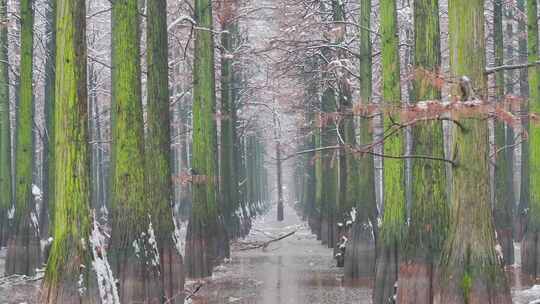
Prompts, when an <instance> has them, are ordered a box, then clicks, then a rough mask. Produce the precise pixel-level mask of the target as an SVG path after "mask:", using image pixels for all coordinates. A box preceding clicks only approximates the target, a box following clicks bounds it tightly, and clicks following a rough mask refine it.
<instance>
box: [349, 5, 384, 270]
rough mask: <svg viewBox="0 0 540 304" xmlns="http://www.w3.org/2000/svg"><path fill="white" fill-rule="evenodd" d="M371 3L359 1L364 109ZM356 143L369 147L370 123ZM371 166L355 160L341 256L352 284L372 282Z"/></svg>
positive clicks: (368, 160)
mask: <svg viewBox="0 0 540 304" xmlns="http://www.w3.org/2000/svg"><path fill="white" fill-rule="evenodd" d="M370 25H371V0H360V26H359V29H358V31H359V39H360V101H361V103H363V104H364V105H366V104H369V103H370V102H371V94H372V85H371V82H372V71H371V68H372V57H371V52H372V46H371V32H370V31H369V27H370ZM359 130H360V143H361V144H362V145H365V144H369V143H371V142H372V140H373V136H372V134H371V131H370V130H371V128H370V120H369V119H366V118H362V119H361V121H360V126H359ZM374 173H375V170H374V163H373V156H372V155H367V154H366V155H363V156H362V157H361V158H360V159H359V160H358V174H359V179H358V188H359V200H358V201H357V202H356V204H355V207H356V218H355V219H354V221H353V226H352V232H351V245H349V246H347V251H346V252H345V277H346V278H347V279H351V280H355V279H359V280H364V279H368V280H372V279H373V277H374V275H375V251H376V248H375V235H376V233H377V231H376V224H375V223H376V219H375V218H376V217H377V211H376V209H377V207H376V202H375V179H374Z"/></svg>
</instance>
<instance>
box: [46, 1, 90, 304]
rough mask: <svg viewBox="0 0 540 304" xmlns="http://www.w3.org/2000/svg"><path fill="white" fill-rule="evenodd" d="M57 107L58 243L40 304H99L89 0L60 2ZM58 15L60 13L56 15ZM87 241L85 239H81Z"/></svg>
mask: <svg viewBox="0 0 540 304" xmlns="http://www.w3.org/2000/svg"><path fill="white" fill-rule="evenodd" d="M57 4H58V9H59V10H58V17H57V18H58V23H57V27H56V28H55V30H57V31H58V46H57V51H58V57H57V58H56V70H57V71H58V72H59V73H58V75H59V77H58V78H57V79H56V81H55V83H56V85H55V91H56V96H55V100H56V101H57V102H56V105H55V107H54V113H50V114H54V121H55V124H54V125H55V132H54V133H55V134H56V135H57V136H56V137H55V141H54V142H53V143H52V145H51V146H52V147H54V149H55V155H56V158H54V161H55V162H57V164H56V166H52V167H53V168H56V172H55V173H54V174H53V175H52V176H54V177H55V179H56V180H55V182H54V183H52V184H53V185H55V188H56V194H57V195H56V203H55V204H54V206H55V213H56V216H55V223H54V230H55V231H54V236H55V238H54V242H53V245H52V249H51V254H50V257H49V260H48V263H47V270H46V274H45V281H44V289H43V293H42V294H41V301H40V303H51V304H53V303H98V301H99V295H98V292H97V289H96V286H97V280H96V276H95V274H94V273H93V267H92V261H93V259H100V257H98V256H93V254H92V250H89V248H93V247H92V246H94V245H93V244H91V243H90V241H89V238H90V231H91V227H92V221H91V217H90V159H89V156H90V153H89V147H90V146H89V144H88V139H89V136H88V105H87V89H86V81H87V79H86V31H85V30H86V7H85V1H84V0H74V1H73V0H59V1H58V2H57ZM55 18H56V16H55ZM81 242H82V243H81Z"/></svg>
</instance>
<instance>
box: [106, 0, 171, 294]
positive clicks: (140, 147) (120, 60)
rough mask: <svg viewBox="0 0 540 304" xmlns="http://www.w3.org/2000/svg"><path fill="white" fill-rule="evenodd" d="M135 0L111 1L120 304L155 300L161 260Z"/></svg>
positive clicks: (114, 246) (114, 241) (113, 250)
mask: <svg viewBox="0 0 540 304" xmlns="http://www.w3.org/2000/svg"><path fill="white" fill-rule="evenodd" d="M137 3H138V0H121V1H114V2H113V3H112V20H113V22H112V39H113V41H112V62H113V69H112V93H113V94H112V104H111V120H112V121H111V133H112V143H111V149H112V157H111V160H112V161H111V170H110V172H111V176H110V183H111V190H110V193H111V204H112V235H111V247H110V256H111V259H112V265H111V266H112V267H113V270H114V271H115V276H116V278H117V279H118V293H119V296H120V301H121V302H122V303H130V302H135V301H147V302H154V301H159V300H160V299H161V298H162V292H161V289H160V288H159V286H160V280H159V275H158V273H159V256H158V248H157V246H156V244H155V241H153V239H154V237H155V236H154V229H153V227H152V223H151V221H150V213H151V211H150V210H151V209H153V208H154V206H150V204H149V201H148V198H149V196H148V193H149V192H148V190H149V188H148V184H147V180H146V176H145V158H144V138H143V137H144V131H143V111H142V100H141V80H140V74H141V73H140V72H141V65H140V29H139V9H138V5H137Z"/></svg>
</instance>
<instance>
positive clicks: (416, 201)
mask: <svg viewBox="0 0 540 304" xmlns="http://www.w3.org/2000/svg"><path fill="white" fill-rule="evenodd" d="M438 12H439V3H438V0H416V1H415V3H414V21H415V23H414V25H415V39H414V54H415V57H414V65H415V68H416V69H417V71H418V72H417V75H419V76H418V78H417V79H416V81H415V82H414V83H413V85H414V89H413V92H412V93H413V94H412V99H413V100H415V101H421V100H437V99H440V98H441V93H440V88H438V87H436V86H435V84H434V83H433V82H432V81H431V80H430V78H429V77H427V75H423V74H424V73H426V74H427V73H433V74H437V73H439V72H440V65H441V48H440V34H439V33H440V27H439V14H438ZM443 138H444V135H443V126H442V123H441V122H440V121H427V122H420V123H418V124H417V125H416V126H414V128H413V152H412V153H413V154H416V155H430V156H434V157H439V158H444V143H443ZM412 173H413V176H414V180H413V184H412V197H413V199H412V206H411V218H410V221H409V229H408V234H407V237H406V241H405V246H404V253H403V256H402V257H403V259H402V261H401V263H400V268H399V282H398V297H397V301H398V302H399V303H404V304H405V303H411V304H412V303H416V304H430V303H432V300H433V299H432V296H433V290H432V286H433V282H432V279H433V277H434V273H435V266H436V265H437V264H438V262H439V258H440V253H441V250H442V246H443V242H444V239H445V238H446V234H447V230H448V210H449V203H448V200H447V197H446V172H445V163H444V162H442V161H437V160H428V159H414V160H413V163H412Z"/></svg>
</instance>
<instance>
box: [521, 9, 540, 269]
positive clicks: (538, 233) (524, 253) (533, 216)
mask: <svg viewBox="0 0 540 304" xmlns="http://www.w3.org/2000/svg"><path fill="white" fill-rule="evenodd" d="M537 11H538V3H537V1H536V0H531V1H527V36H528V44H527V51H528V52H527V53H528V61H529V62H536V61H538V58H539V55H538V20H537V17H536V16H537ZM528 74H529V107H530V111H531V112H532V113H537V112H539V111H540V101H539V98H540V67H538V66H537V65H533V66H532V67H530V68H529V71H528ZM539 141H540V127H539V126H537V125H535V124H530V125H529V147H530V150H529V155H528V156H529V174H530V177H529V178H530V180H529V191H530V193H529V195H530V196H529V202H528V203H529V204H528V205H529V206H528V208H529V212H528V213H527V228H526V231H525V235H524V236H523V241H522V242H521V269H522V270H523V272H525V273H527V274H529V275H531V276H533V277H535V278H536V277H538V276H540V240H539V237H540V189H539V188H538V186H537V185H538V183H539V182H540V171H539V170H540V148H539V144H538V143H537V142H539Z"/></svg>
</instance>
